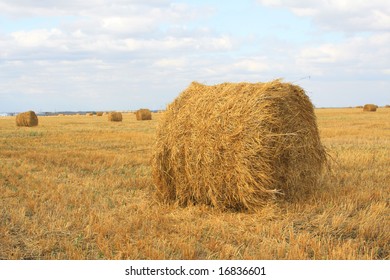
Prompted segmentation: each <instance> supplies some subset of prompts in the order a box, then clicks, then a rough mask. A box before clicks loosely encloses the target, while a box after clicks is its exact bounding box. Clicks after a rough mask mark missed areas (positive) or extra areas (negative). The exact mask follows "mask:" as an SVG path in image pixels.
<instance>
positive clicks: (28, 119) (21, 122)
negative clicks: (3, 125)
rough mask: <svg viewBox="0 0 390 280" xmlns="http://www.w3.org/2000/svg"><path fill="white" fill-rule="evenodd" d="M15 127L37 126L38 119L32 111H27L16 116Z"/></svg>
mask: <svg viewBox="0 0 390 280" xmlns="http://www.w3.org/2000/svg"><path fill="white" fill-rule="evenodd" d="M16 125H17V126H29V127H31V126H37V125H38V117H37V115H36V114H35V112H34V111H27V112H24V113H20V114H18V115H17V116H16Z"/></svg>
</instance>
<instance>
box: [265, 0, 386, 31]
mask: <svg viewBox="0 0 390 280" xmlns="http://www.w3.org/2000/svg"><path fill="white" fill-rule="evenodd" d="M258 2H259V3H260V4H262V5H265V6H271V7H280V8H288V9H290V10H291V11H292V12H293V13H294V14H296V15H298V16H304V17H309V18H311V19H312V20H313V22H314V23H316V24H317V25H318V26H320V27H323V28H325V29H329V30H333V31H344V32H362V31H390V5H389V2H388V0H370V1H367V0H316V1H309V0H304V1H294V0H258Z"/></svg>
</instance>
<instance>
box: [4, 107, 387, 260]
mask: <svg viewBox="0 0 390 280" xmlns="http://www.w3.org/2000/svg"><path fill="white" fill-rule="evenodd" d="M316 115H317V121H318V125H319V130H320V134H321V140H322V142H323V143H324V144H325V146H326V147H327V148H328V151H329V153H330V155H331V157H332V158H333V159H332V160H331V161H330V162H331V165H332V172H329V173H328V174H325V175H324V177H323V178H322V187H321V189H320V190H318V191H317V192H315V193H311V194H310V195H309V196H308V197H306V198H305V199H302V200H295V201H287V200H284V199H279V200H276V201H275V203H272V204H269V205H267V206H265V207H264V208H263V209H262V210H261V211H258V212H255V213H242V212H241V213H240V212H223V211H220V210H217V209H213V208H211V207H208V206H202V205H198V206H189V207H185V208H182V207H179V206H176V205H160V204H159V203H158V202H157V201H155V200H154V199H153V197H154V193H155V188H154V186H153V181H152V176H151V168H150V161H149V159H150V158H151V156H152V147H153V143H154V141H155V132H156V125H157V122H158V120H159V118H160V116H161V114H154V115H153V120H152V121H150V122H137V121H136V120H135V119H134V117H130V116H129V117H125V118H124V120H123V122H122V123H115V124H114V123H112V122H107V121H105V120H104V119H102V118H85V117H83V116H69V117H67V118H64V117H62V118H61V117H42V118H40V120H39V121H40V125H39V126H38V127H35V128H33V129H32V128H24V127H15V118H14V117H0V194H1V195H0V244H1V250H0V259H390V245H389V244H390V226H389V215H390V210H389V209H390V207H389V206H390V205H389V203H390V188H389V182H390V172H388V171H389V170H390V162H389V158H390V140H389V139H390V124H389V122H388V120H389V118H390V110H388V109H383V108H378V110H377V112H376V113H375V114H366V113H364V112H362V110H361V109H317V110H316ZM131 116H133V115H131ZM367 131H369V133H367Z"/></svg>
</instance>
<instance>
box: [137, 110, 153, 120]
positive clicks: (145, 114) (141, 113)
mask: <svg viewBox="0 0 390 280" xmlns="http://www.w3.org/2000/svg"><path fill="white" fill-rule="evenodd" d="M135 117H136V119H137V121H144V120H151V119H152V112H151V111H150V110H149V109H139V110H137V111H136V112H135Z"/></svg>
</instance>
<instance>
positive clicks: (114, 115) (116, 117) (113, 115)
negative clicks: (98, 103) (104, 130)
mask: <svg viewBox="0 0 390 280" xmlns="http://www.w3.org/2000/svg"><path fill="white" fill-rule="evenodd" d="M108 120H109V121H111V122H121V121H122V113H120V112H110V113H108Z"/></svg>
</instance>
